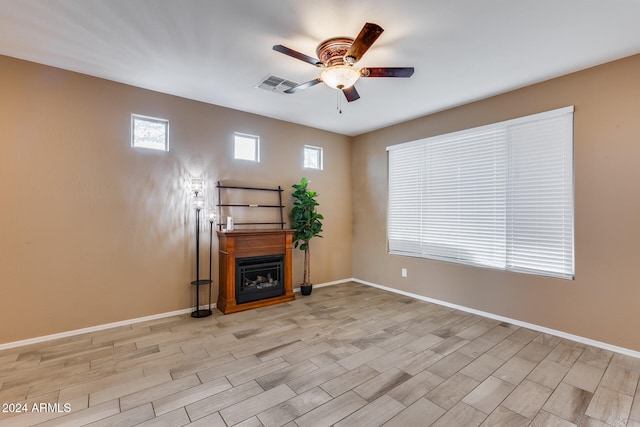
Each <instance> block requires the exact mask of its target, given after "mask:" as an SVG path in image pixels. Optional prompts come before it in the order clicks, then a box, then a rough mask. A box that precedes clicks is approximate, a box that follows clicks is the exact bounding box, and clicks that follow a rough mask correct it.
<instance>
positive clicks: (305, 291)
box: [300, 285, 313, 295]
mask: <svg viewBox="0 0 640 427" xmlns="http://www.w3.org/2000/svg"><path fill="white" fill-rule="evenodd" d="M312 290H313V285H300V293H301V294H302V295H311V291H312Z"/></svg>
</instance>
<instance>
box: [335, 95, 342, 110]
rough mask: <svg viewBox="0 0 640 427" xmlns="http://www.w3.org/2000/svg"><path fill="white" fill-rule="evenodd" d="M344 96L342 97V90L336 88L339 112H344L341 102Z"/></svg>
mask: <svg viewBox="0 0 640 427" xmlns="http://www.w3.org/2000/svg"><path fill="white" fill-rule="evenodd" d="M341 100H342V98H340V91H339V90H336V109H337V110H338V113H340V114H342V102H340V101H341Z"/></svg>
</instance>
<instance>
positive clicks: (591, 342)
mask: <svg viewBox="0 0 640 427" xmlns="http://www.w3.org/2000/svg"><path fill="white" fill-rule="evenodd" d="M350 280H351V281H353V282H356V283H360V284H362V285H367V286H371V287H374V288H378V289H382V290H385V291H389V292H393V293H395V294H400V295H404V296H407V297H411V298H415V299H418V300H421V301H426V302H430V303H433V304H438V305H442V306H445V307H449V308H453V309H456V310H460V311H464V312H467V313H472V314H477V315H479V316H483V317H488V318H489V319H494V320H499V321H501V322H506V323H511V324H513V325H516V326H520V327H523V328H527V329H531V330H534V331H538V332H542V333H545V334H549V335H554V336H557V337H560V338H566V339H568V340H571V341H576V342H579V343H582V344H586V345H590V346H593V347H598V348H602V349H604V350H609V351H613V352H615V353H620V354H624V355H626V356H631V357H636V358H640V352H639V351H634V350H630V349H628V348H624V347H618V346H615V345H611V344H607V343H604V342H601V341H596V340H592V339H589V338H585V337H581V336H579V335H573V334H568V333H566V332H562V331H557V330H555V329H550V328H546V327H544V326H540V325H535V324H533V323H527V322H522V321H520V320H516V319H511V318H508V317H504V316H499V315H497V314H493V313H487V312H486V311H480V310H476V309H473V308H469V307H465V306H462V305H457V304H451V303H449V302H446V301H441V300H437V299H434V298H428V297H425V296H422V295H418V294H414V293H411V292H405V291H401V290H399V289H394V288H389V287H387V286H383V285H378V284H377V283H372V282H367V281H364V280H360V279H355V278H354V279H350Z"/></svg>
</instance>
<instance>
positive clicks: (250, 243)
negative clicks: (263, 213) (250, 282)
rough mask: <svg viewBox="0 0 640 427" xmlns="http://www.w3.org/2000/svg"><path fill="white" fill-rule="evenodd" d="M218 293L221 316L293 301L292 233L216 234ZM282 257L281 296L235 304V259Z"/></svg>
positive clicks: (242, 232) (277, 231)
mask: <svg viewBox="0 0 640 427" xmlns="http://www.w3.org/2000/svg"><path fill="white" fill-rule="evenodd" d="M217 234H218V242H219V260H220V275H219V283H220V290H219V293H218V303H217V308H218V309H220V311H222V312H223V313H224V314H229V313H235V312H237V311H242V310H250V309H253V308H258V307H264V306H267V305H272V304H278V303H281V302H286V301H292V300H294V299H295V296H294V294H293V285H292V283H291V280H292V279H291V252H292V250H293V243H292V239H293V230H239V231H218V232H217ZM276 254H283V255H284V295H280V296H275V297H272V298H267V299H262V300H258V301H250V302H246V303H242V304H238V303H237V302H236V293H235V286H236V284H235V278H236V271H235V270H236V258H244V257H255V256H263V255H276Z"/></svg>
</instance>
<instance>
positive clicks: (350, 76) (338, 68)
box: [320, 65, 360, 89]
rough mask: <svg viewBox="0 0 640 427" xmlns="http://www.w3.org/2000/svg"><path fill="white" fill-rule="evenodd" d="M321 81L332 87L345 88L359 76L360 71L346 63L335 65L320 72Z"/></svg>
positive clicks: (352, 83)
mask: <svg viewBox="0 0 640 427" xmlns="http://www.w3.org/2000/svg"><path fill="white" fill-rule="evenodd" d="M320 78H321V79H322V81H323V82H324V83H325V84H326V85H327V86H329V87H331V88H333V89H346V88H349V87H351V86H353V85H354V84H355V82H356V81H357V80H358V79H359V78H360V72H359V71H358V70H355V69H354V68H353V67H350V66H348V65H335V66H333V67H329V68H327V69H325V70H324V71H323V72H322V74H320Z"/></svg>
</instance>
